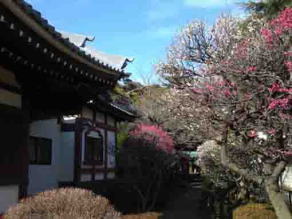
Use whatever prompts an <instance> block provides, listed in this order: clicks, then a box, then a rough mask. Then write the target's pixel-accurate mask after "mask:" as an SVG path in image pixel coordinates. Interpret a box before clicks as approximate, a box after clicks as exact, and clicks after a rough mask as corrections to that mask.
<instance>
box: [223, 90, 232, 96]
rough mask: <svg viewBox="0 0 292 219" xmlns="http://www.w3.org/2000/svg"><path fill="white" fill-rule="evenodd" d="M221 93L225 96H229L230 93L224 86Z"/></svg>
mask: <svg viewBox="0 0 292 219" xmlns="http://www.w3.org/2000/svg"><path fill="white" fill-rule="evenodd" d="M223 94H224V95H225V96H226V97H230V96H231V95H232V93H231V91H230V89H229V88H225V89H224V90H223Z"/></svg>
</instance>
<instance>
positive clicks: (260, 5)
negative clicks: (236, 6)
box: [245, 0, 292, 19]
mask: <svg viewBox="0 0 292 219" xmlns="http://www.w3.org/2000/svg"><path fill="white" fill-rule="evenodd" d="M245 7H246V8H247V10H249V11H251V12H254V13H256V14H259V15H260V16H264V17H267V18H268V19H272V18H274V17H275V16H277V15H278V13H279V12H280V11H282V10H283V9H285V8H289V7H292V1H291V0H264V1H260V2H257V1H249V2H248V3H246V4H245Z"/></svg>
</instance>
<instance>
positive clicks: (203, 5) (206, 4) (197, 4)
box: [184, 0, 237, 8]
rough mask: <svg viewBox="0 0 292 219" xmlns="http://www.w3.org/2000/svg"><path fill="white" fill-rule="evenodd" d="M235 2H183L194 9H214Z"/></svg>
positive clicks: (214, 0) (210, 0) (221, 0)
mask: <svg viewBox="0 0 292 219" xmlns="http://www.w3.org/2000/svg"><path fill="white" fill-rule="evenodd" d="M236 2H237V1H236V0H184V5H185V6H188V7H195V8H216V7H224V6H228V5H231V4H234V3H236Z"/></svg>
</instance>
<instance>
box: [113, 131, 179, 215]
mask: <svg viewBox="0 0 292 219" xmlns="http://www.w3.org/2000/svg"><path fill="white" fill-rule="evenodd" d="M175 164H176V159H175V158H174V156H173V155H172V154H169V153H167V152H165V151H164V150H159V149H157V144H156V141H150V140H149V139H145V138H143V137H140V138H138V137H130V138H128V139H127V141H126V142H125V144H124V146H123V147H122V149H121V150H120V153H119V157H118V169H119V175H120V177H122V178H123V179H126V180H127V181H129V182H130V183H131V187H132V189H133V190H134V191H136V193H137V194H138V196H139V200H140V203H139V204H140V211H143V212H144V211H149V210H152V209H153V208H154V207H155V206H156V204H157V201H158V200H159V199H160V197H161V196H160V195H161V194H162V193H163V192H162V190H163V189H165V188H166V186H165V185H167V184H170V182H171V179H172V178H171V177H172V176H173V173H174V171H175V170H176V169H175V167H176V165H175Z"/></svg>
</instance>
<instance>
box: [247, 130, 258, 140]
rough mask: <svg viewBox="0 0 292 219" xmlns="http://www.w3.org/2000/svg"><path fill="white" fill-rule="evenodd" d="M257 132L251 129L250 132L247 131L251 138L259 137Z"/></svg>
mask: <svg viewBox="0 0 292 219" xmlns="http://www.w3.org/2000/svg"><path fill="white" fill-rule="evenodd" d="M257 135H258V134H257V132H256V131H255V130H250V131H249V132H248V133H247V136H248V137H250V138H255V137H257Z"/></svg>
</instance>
